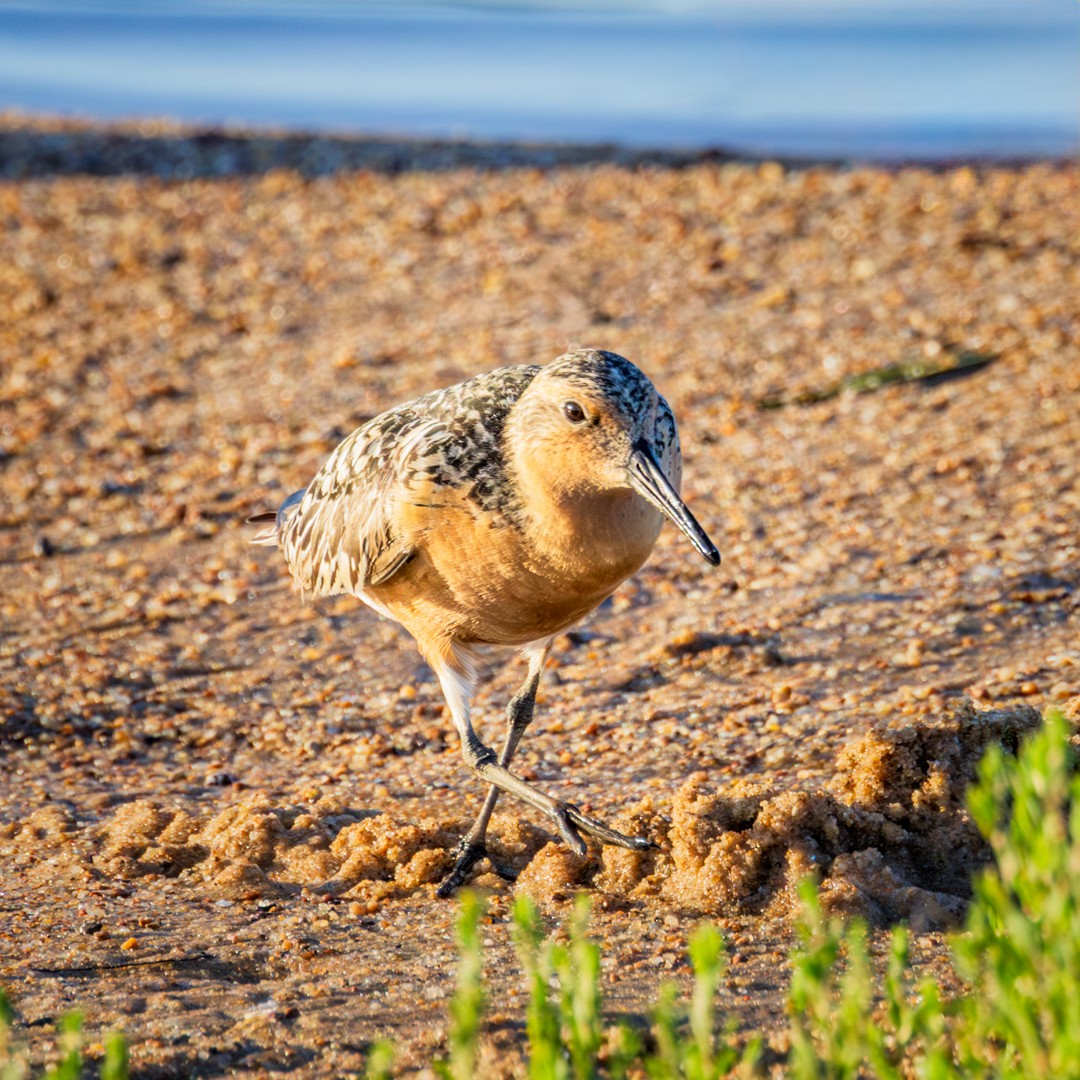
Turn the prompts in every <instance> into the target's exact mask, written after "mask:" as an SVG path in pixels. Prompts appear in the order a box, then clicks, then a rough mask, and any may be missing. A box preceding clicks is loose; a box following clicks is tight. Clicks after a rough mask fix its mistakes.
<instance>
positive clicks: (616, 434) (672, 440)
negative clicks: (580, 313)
mask: <svg viewBox="0 0 1080 1080" xmlns="http://www.w3.org/2000/svg"><path fill="white" fill-rule="evenodd" d="M509 428H510V431H511V437H512V438H513V440H514V442H515V443H517V444H518V445H519V447H520V448H521V451H520V452H521V457H522V459H523V460H522V462H521V464H522V465H524V466H525V467H526V468H528V469H529V470H530V472H536V473H539V474H540V475H543V476H544V477H545V480H546V486H547V487H548V488H549V489H550V490H551V491H552V492H553V493H561V494H562V495H563V496H565V498H566V499H567V500H575V499H587V498H589V497H590V496H595V495H600V494H606V493H615V492H627V493H628V492H634V493H636V494H637V495H638V496H640V497H641V498H643V499H644V500H645V501H646V502H648V503H649V504H651V505H652V506H653V507H655V508H656V509H657V510H659V511H660V512H661V513H662V514H663V515H664V516H666V517H667V518H669V519H670V520H671V521H672V522H674V524H675V525H677V526H678V527H679V528H680V529H681V530H682V531H683V532H684V533H685V534H686V535H687V537H688V538H689V539H690V542H691V543H692V544H693V545H694V547H695V548H697V550H698V551H699V552H700V553H701V554H702V555H703V556H704V557H705V558H706V559H707V560H708V561H709V562H711V563H712V564H713V565H716V564H718V563H719V562H720V555H719V553H718V552H717V550H716V547H715V545H714V544H713V543H712V541H711V540H710V539H709V538H708V536H707V535H706V534H705V531H704V529H702V527H701V526H700V525H699V524H698V522H697V521H696V520H695V518H694V516H693V514H691V513H690V511H689V510H688V509H687V507H686V504H685V503H684V502H683V501H682V499H681V498H680V496H679V485H680V482H681V479H682V458H681V454H680V451H679V437H678V433H677V431H676V429H675V420H674V418H673V417H672V414H671V410H670V409H669V408H668V406H667V402H665V401H664V399H663V398H662V397H661V396H660V395H659V394H658V393H657V392H656V388H655V387H654V386H653V384H652V382H650V380H649V379H648V377H647V376H646V375H645V374H644V373H643V372H641V371H640V370H639V369H638V368H637V367H635V366H634V365H633V364H632V363H630V361H629V360H626V359H624V358H623V357H621V356H617V355H616V354H615V353H611V352H604V351H601V350H598V349H583V350H579V351H577V352H572V353H567V354H566V355H565V356H560V357H559V358H558V359H557V360H554V361H553V362H552V363H550V364H548V365H547V366H546V367H544V368H541V369H540V371H539V372H538V373H537V375H536V378H535V379H533V381H532V382H531V383H530V384H529V386H528V387H527V388H526V389H525V392H524V393H523V394H522V395H521V398H520V400H519V401H518V402H517V404H515V406H514V408H513V410H512V411H511V414H510V418H509ZM657 528H659V526H657Z"/></svg>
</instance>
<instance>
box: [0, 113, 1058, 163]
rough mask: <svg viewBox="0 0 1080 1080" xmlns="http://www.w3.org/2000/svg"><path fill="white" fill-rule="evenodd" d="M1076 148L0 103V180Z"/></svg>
mask: <svg viewBox="0 0 1080 1080" xmlns="http://www.w3.org/2000/svg"><path fill="white" fill-rule="evenodd" d="M1076 161H1077V155H1076V154H1060V155H1015V156H995V155H974V156H969V155H962V154H959V155H955V156H942V157H927V158H907V157H896V158H889V157H875V156H873V155H866V156H852V157H839V156H838V157H816V156H805V157H804V156H789V155H769V154H754V153H746V152H741V151H739V150H736V149H733V148H730V147H725V146H715V147H708V148H704V149H691V148H688V149H683V150H680V149H669V148H663V147H651V148H650V147H638V146H632V145H629V144H624V143H614V142H612V143H589V142H581V143H578V142H543V141H539V142H537V141H531V140H520V141H517V140H492V141H488V140H483V139H468V138H462V139H439V138H425V137H412V136H407V135H401V136H392V135H374V134H365V133H364V132H350V131H341V130H329V129H328V130H316V129H303V128H296V129H293V128H289V127H284V126H266V127H263V126H261V125H232V124H221V125H217V124H196V123H189V122H187V121H180V120H174V119H169V118H167V117H152V118H131V119H121V120H97V119H93V118H86V117H77V116H65V115H62V114H37V113H29V112H25V113H24V112H22V111H18V110H8V111H0V179H2V180H25V179H33V178H41V177H45V176H81V175H85V176H118V175H135V176H154V177H157V178H159V179H162V180H193V179H199V178H214V177H226V176H254V175H260V174H262V173H266V172H270V171H272V170H275V169H286V170H291V171H294V172H296V173H298V174H299V175H301V176H303V177H305V178H308V179H312V178H315V177H318V176H329V175H334V174H335V173H340V172H352V171H357V172H360V171H366V172H376V173H383V174H387V175H396V174H398V173H402V172H446V171H449V170H453V169H470V168H471V169H478V170H481V171H485V172H487V171H493V170H500V169H513V168H539V169H548V168H561V167H566V166H571V167H573V166H591V165H615V166H619V167H622V168H661V169H684V168H692V167H694V166H696V165H704V164H744V165H760V164H764V163H767V162H768V163H776V164H779V165H780V166H782V167H783V168H784V169H813V168H824V169H860V168H865V169H872V170H882V171H886V172H890V173H894V172H897V171H899V170H902V169H908V168H914V169H923V170H927V171H929V172H932V173H941V172H945V171H948V170H950V169H955V168H960V167H965V166H967V167H971V168H986V169H991V168H1001V169H1020V168H1025V167H1027V166H1030V165H1035V164H1048V165H1051V166H1061V167H1068V166H1070V165H1072V164H1075V162H1076Z"/></svg>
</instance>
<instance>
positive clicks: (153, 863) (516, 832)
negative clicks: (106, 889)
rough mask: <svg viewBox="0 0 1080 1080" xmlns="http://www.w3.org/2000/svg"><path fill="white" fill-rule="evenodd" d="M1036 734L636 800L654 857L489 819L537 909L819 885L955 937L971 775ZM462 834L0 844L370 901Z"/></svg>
mask: <svg viewBox="0 0 1080 1080" xmlns="http://www.w3.org/2000/svg"><path fill="white" fill-rule="evenodd" d="M1038 724H1039V714H1038V713H1037V712H1036V711H1035V710H1034V709H1032V708H1026V707H1019V708H1015V709H1010V710H991V711H987V712H978V711H976V710H975V708H974V707H973V706H971V705H965V706H964V707H962V708H961V709H960V710H959V711H957V712H956V713H955V715H953V716H952V717H950V718H949V719H946V720H942V721H939V722H937V723H931V724H919V725H916V726H912V727H906V728H903V729H900V730H895V731H890V730H874V731H870V732H868V733H867V734H866V735H864V736H862V738H860V739H858V740H856V741H855V742H854V743H852V744H851V745H850V746H849V747H848V748H847V749H845V750H844V751H843V752H842V753H841V755H840V756H839V759H838V761H837V768H836V772H835V774H834V776H833V777H832V779H831V780H830V781H829V783H828V784H827V785H826V786H825V787H822V788H818V789H816V790H798V789H787V790H784V789H782V788H780V787H779V786H776V785H772V784H769V783H768V782H766V781H761V780H753V779H742V780H735V781H733V782H730V783H727V784H725V785H723V786H722V787H719V788H714V787H712V786H710V785H709V783H708V782H707V779H706V780H702V779H695V780H693V781H690V782H688V783H686V784H685V785H684V786H683V787H682V788H681V789H680V790H679V791H678V792H677V794H676V796H675V798H674V800H673V803H672V805H671V812H670V816H668V815H665V814H664V813H662V812H661V811H660V810H659V809H658V808H657V807H655V806H654V805H653V803H652V802H649V801H646V802H644V803H642V804H640V805H639V806H637V807H636V808H635V809H633V810H631V811H630V812H628V813H625V814H623V815H622V817H621V818H620V819H619V820H618V821H617V822H616V824H617V826H618V827H619V828H621V829H623V830H624V831H626V832H629V833H632V834H634V835H647V836H650V837H651V838H652V839H653V840H654V841H655V842H656V843H657V845H658V849H657V850H656V851H654V852H645V853H640V852H630V851H623V850H620V849H617V848H605V849H604V850H603V851H602V852H601V853H600V855H599V857H598V858H596V857H592V858H576V857H574V856H572V855H571V854H570V853H569V852H567V851H566V850H565V849H564V848H563V847H561V846H560V845H558V844H556V843H551V842H550V837H549V836H548V834H547V833H545V832H544V831H543V830H541V829H539V828H537V827H536V826H534V825H531V824H529V823H527V822H522V821H518V820H516V819H515V818H513V817H511V816H506V815H504V816H500V817H496V819H495V822H494V825H493V830H492V837H491V852H492V855H493V856H494V857H495V858H496V859H497V860H498V861H499V862H500V863H503V864H506V865H509V866H512V867H514V868H516V869H518V870H519V871H521V875H520V878H519V880H518V883H517V888H519V889H523V890H526V891H528V892H529V893H530V894H531V895H533V896H534V897H536V898H537V899H538V900H540V901H541V902H543V903H555V902H559V901H561V900H564V899H566V898H568V897H569V896H571V895H572V894H573V893H574V892H575V891H576V890H577V889H579V888H583V887H587V888H591V889H593V890H594V891H595V892H596V895H597V903H598V904H601V905H603V906H608V907H611V906H619V905H623V904H628V903H629V904H633V903H635V902H638V903H641V902H644V903H655V904H660V905H665V906H671V907H675V908H681V909H686V910H693V911H700V912H702V913H710V914H752V913H763V914H769V915H785V914H788V913H789V912H790V911H791V910H793V906H794V904H795V902H796V901H795V887H796V886H797V884H798V882H799V881H800V880H801V879H802V878H803V877H804V876H806V875H807V874H810V873H816V874H817V875H818V876H819V877H820V879H821V882H822V896H823V900H824V903H825V905H826V907H828V908H831V909H832V910H837V911H843V912H848V913H858V914H861V915H863V916H865V917H867V918H869V919H871V920H872V921H874V922H877V923H884V922H888V921H891V920H894V919H897V918H906V919H911V920H913V921H914V922H916V923H917V924H919V925H922V926H941V925H948V924H950V923H953V922H955V921H956V920H957V918H958V917H959V916H960V915H961V914H962V912H963V909H964V905H965V902H966V899H967V897H968V895H969V890H970V878H971V873H972V871H973V870H974V869H976V868H977V867H978V866H980V865H981V864H983V863H984V862H985V861H986V859H987V856H988V852H987V848H986V845H985V844H984V842H983V841H982V839H981V837H980V836H979V834H978V832H977V831H976V829H975V828H974V826H973V825H972V823H971V821H970V818H969V816H968V814H967V811H966V809H965V806H964V791H965V789H966V787H967V785H968V784H969V783H970V782H971V780H972V778H973V776H974V770H975V766H976V764H977V762H978V760H979V758H980V757H981V756H982V753H983V751H984V750H985V748H986V746H987V745H988V744H989V743H991V742H998V743H1001V744H1002V745H1004V746H1005V747H1006V748H1007V749H1009V750H1010V751H1015V749H1016V747H1017V745H1018V744H1019V742H1020V740H1021V739H1022V738H1023V736H1024V735H1026V734H1027V733H1028V732H1030V731H1032V730H1033V729H1034V728H1035V727H1036V726H1037V725H1038ZM466 824H467V823H466V822H464V821H462V820H446V821H434V822H433V821H430V820H424V821H421V822H419V823H416V824H403V823H401V822H399V821H395V820H394V819H393V818H391V817H390V816H389V815H388V814H380V813H375V812H373V811H369V810H358V809H354V808H350V807H348V806H345V805H343V804H342V803H340V802H339V801H337V800H335V799H333V798H324V799H321V800H319V801H318V802H317V803H315V804H314V805H313V806H311V807H310V808H304V807H277V806H273V805H272V804H271V803H270V802H269V801H268V800H267V799H266V798H265V797H262V796H253V797H251V798H249V799H247V800H245V801H243V802H240V803H237V804H235V805H233V806H230V807H228V808H227V809H225V810H223V811H221V812H219V813H217V814H213V815H207V816H205V817H202V818H200V817H197V816H196V815H195V814H194V813H193V812H192V810H191V809H188V808H168V807H166V806H163V805H161V804H159V803H158V802H156V801H154V800H149V799H140V800H137V801H134V802H129V803H125V804H123V805H121V806H120V807H119V808H117V809H116V811H115V812H114V813H113V814H112V816H111V817H109V818H108V819H107V820H105V821H104V822H101V823H98V824H96V825H87V824H80V823H79V822H78V821H77V820H76V819H75V817H74V816H73V815H72V814H70V813H69V812H67V811H65V810H63V809H61V808H59V807H56V806H53V807H48V808H44V809H41V810H38V811H35V813H34V814H32V815H30V816H29V817H27V818H26V819H25V820H23V821H22V822H19V823H15V824H12V825H8V826H6V827H5V829H4V836H3V839H6V840H8V841H11V842H14V843H16V844H17V845H18V846H19V847H21V848H23V849H24V850H27V849H29V850H31V851H36V852H38V857H39V858H41V859H42V860H47V861H48V863H49V864H51V865H56V864H57V863H58V861H59V862H64V863H66V864H68V865H69V867H70V866H72V865H74V866H78V865H81V866H82V868H83V869H84V870H85V871H87V872H89V873H92V874H94V875H98V876H103V877H107V878H112V879H120V880H126V881H133V880H137V879H140V878H147V877H149V876H151V875H153V876H164V877H174V878H180V879H183V880H185V881H189V882H191V883H192V884H198V885H200V886H202V887H209V888H210V890H211V891H212V892H215V893H218V894H221V895H223V896H227V897H230V898H234V899H254V898H256V897H265V896H280V895H288V894H290V893H294V892H299V891H300V890H302V889H305V888H306V889H309V890H314V891H320V892H323V893H326V894H329V895H335V896H344V897H350V898H359V899H365V900H367V901H371V902H379V901H381V900H384V899H386V898H389V897H391V896H404V895H409V894H411V893H414V892H418V891H425V892H430V891H431V889H432V887H433V886H434V883H436V882H438V881H439V880H440V878H441V877H442V875H443V874H445V873H446V871H447V870H448V869H449V866H450V863H451V860H452V852H453V849H454V846H455V844H456V842H457V839H458V837H459V836H460V835H461V833H462V831H463V829H464V827H465V826H466ZM86 840H89V841H90V843H86V842H85V841H86ZM481 883H482V884H491V885H495V884H497V879H495V878H494V877H485V878H482V879H481Z"/></svg>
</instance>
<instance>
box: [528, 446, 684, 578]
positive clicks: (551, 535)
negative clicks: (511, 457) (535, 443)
mask: <svg viewBox="0 0 1080 1080" xmlns="http://www.w3.org/2000/svg"><path fill="white" fill-rule="evenodd" d="M513 468H514V471H515V474H516V476H515V479H516V486H517V490H518V492H519V493H520V496H521V503H520V511H519V516H518V521H519V527H520V529H521V531H522V539H523V542H524V544H523V547H524V549H525V552H526V553H527V557H528V558H529V560H530V561H532V562H534V563H535V564H536V565H538V566H539V565H547V566H550V567H551V569H552V572H553V573H556V574H559V575H560V576H561V577H562V578H564V579H565V580H566V582H567V584H573V585H574V586H575V587H578V588H582V589H594V588H595V589H597V590H601V591H603V590H606V591H610V590H611V589H614V588H615V586H616V585H618V583H619V582H620V581H622V580H623V579H624V578H626V577H629V575H630V574H632V573H634V571H635V570H637V569H638V567H640V566H641V564H642V563H643V562H644V561H645V560H646V559H647V558H648V556H649V553H650V552H651V551H652V548H653V544H655V542H656V538H657V536H658V535H659V533H660V526H661V524H662V521H663V518H662V516H661V515H660V513H659V511H657V510H656V509H654V508H653V507H652V506H650V505H649V504H648V503H647V502H645V500H644V499H642V498H641V496H639V495H638V494H637V493H636V492H634V491H631V490H630V489H629V488H616V489H601V488H598V487H594V486H591V485H590V484H588V482H587V481H583V480H582V478H581V476H580V474H576V475H575V474H574V473H573V472H568V471H563V470H560V469H559V468H555V469H552V468H549V467H546V464H545V463H543V462H541V463H530V462H528V461H527V460H526V461H519V462H515V463H514V465H513Z"/></svg>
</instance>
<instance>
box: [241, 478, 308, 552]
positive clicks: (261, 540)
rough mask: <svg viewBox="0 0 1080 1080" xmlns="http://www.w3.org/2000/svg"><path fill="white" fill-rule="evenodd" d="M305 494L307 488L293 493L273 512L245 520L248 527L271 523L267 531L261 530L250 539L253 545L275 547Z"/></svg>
mask: <svg viewBox="0 0 1080 1080" xmlns="http://www.w3.org/2000/svg"><path fill="white" fill-rule="evenodd" d="M306 492H307V488H301V489H300V490H299V491H294V492H293V493H292V494H291V495H290V496H289V497H288V498H287V499H286V500H285V501H284V502H283V503H282V504H281V506H279V507H278V509H277V510H276V511H275V510H268V511H266V512H265V513H263V514H253V515H252V516H251V517H249V518H248V519H247V523H248V524H249V525H265V524H266V523H267V522H271V521H272V522H273V524H272V525H271V526H270V528H269V529H263V531H262V532H260V533H256V534H255V535H254V536H253V537H252V538H251V543H253V544H266V545H268V546H269V547H277V544H278V538H279V537H280V536H281V530H282V529H284V528H285V523H286V522H287V521H288V520H289V515H290V514H292V512H293V511H294V510H295V509H296V508H297V506H299V505H300V500H301V499H302V498H303V497H304V494H305V493H306Z"/></svg>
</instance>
